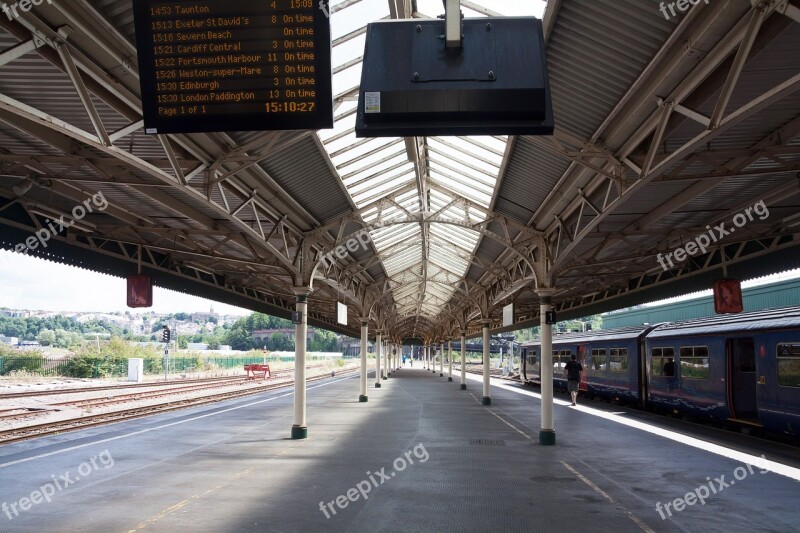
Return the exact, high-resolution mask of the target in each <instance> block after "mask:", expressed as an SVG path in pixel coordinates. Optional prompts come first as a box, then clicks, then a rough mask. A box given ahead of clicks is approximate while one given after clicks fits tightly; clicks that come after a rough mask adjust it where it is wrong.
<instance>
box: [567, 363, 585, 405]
mask: <svg viewBox="0 0 800 533" xmlns="http://www.w3.org/2000/svg"><path fill="white" fill-rule="evenodd" d="M577 359H578V358H577V356H576V355H575V354H572V360H571V361H567V364H566V365H564V371H565V372H566V374H567V389H568V390H569V394H570V396H572V405H576V404H575V402H576V401H577V400H578V386H579V385H580V383H581V372H583V365H581V364H580V363H579V362H578V361H577Z"/></svg>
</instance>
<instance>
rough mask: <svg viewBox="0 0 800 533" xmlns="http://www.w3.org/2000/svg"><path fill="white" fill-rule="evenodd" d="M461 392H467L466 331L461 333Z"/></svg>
mask: <svg viewBox="0 0 800 533" xmlns="http://www.w3.org/2000/svg"><path fill="white" fill-rule="evenodd" d="M460 389H461V390H467V331H466V330H463V331H461V387H460Z"/></svg>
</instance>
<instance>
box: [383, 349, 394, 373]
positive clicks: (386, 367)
mask: <svg viewBox="0 0 800 533" xmlns="http://www.w3.org/2000/svg"><path fill="white" fill-rule="evenodd" d="M391 356H392V345H391V344H389V341H386V342H385V343H384V346H383V371H384V377H385V379H389V376H391V375H392V367H391V363H390V359H391Z"/></svg>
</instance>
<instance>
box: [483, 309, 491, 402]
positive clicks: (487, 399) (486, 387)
mask: <svg viewBox="0 0 800 533" xmlns="http://www.w3.org/2000/svg"><path fill="white" fill-rule="evenodd" d="M490 323H491V321H490V320H489V319H486V318H485V319H483V320H481V324H482V325H483V399H482V400H481V403H482V404H483V405H492V398H491V397H490V396H489V364H490V362H491V361H490V359H489V324H490Z"/></svg>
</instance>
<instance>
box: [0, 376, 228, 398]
mask: <svg viewBox="0 0 800 533" xmlns="http://www.w3.org/2000/svg"><path fill="white" fill-rule="evenodd" d="M241 377H242V376H222V377H217V378H202V379H181V380H175V381H158V382H150V383H126V384H122V385H103V386H101V387H74V388H71V389H52V390H40V391H27V392H10V393H7V394H0V400H12V399H15V398H33V397H36V396H55V395H57V394H82V393H85V392H103V391H109V390H121V389H143V388H151V387H165V386H170V385H182V384H187V383H197V382H198V381H204V382H206V381H209V382H210V381H217V382H222V381H228V380H235V379H241Z"/></svg>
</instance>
